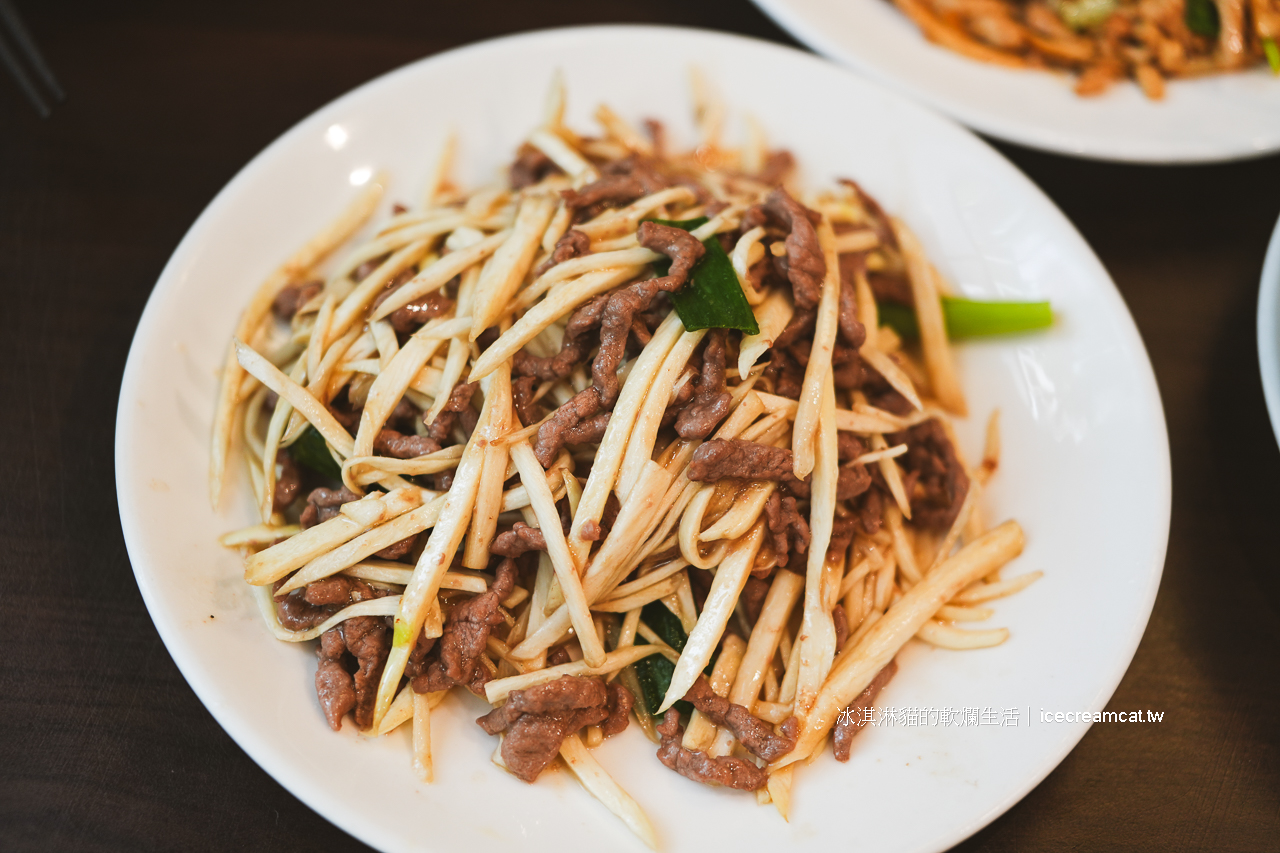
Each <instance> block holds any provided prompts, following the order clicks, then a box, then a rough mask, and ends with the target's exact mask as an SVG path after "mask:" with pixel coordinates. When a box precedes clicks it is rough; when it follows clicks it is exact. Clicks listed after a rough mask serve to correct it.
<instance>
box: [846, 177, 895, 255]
mask: <svg viewBox="0 0 1280 853" xmlns="http://www.w3.org/2000/svg"><path fill="white" fill-rule="evenodd" d="M840 183H842V184H844V185H845V186H846V187H848V188H849V189H851V190H853V191H854V193H855V194H856V195H857V196H858V201H859V202H861V204H862V209H863V210H865V211H866V212H867V215H868V216H869V217H870V219H871V222H870V223H869V224H870V225H871V230H873V231H875V232H876V237H877V238H879V240H880V242H881V244H882V245H885V246H891V247H892V248H895V249H896V248H898V237H897V235H896V234H894V233H893V226H892V225H890V224H889V216H888V214H886V213H885V212H884V208H882V207H881V206H880V203H879V202H878V201H876V200H875V198H873V197H872V196H871V195H870V194H869V193H868V192H867V191H866V190H864V189H863V188H862V186H861V185H860V184H859V183H858V182H857V181H855V180H852V179H851V178H841V179H840Z"/></svg>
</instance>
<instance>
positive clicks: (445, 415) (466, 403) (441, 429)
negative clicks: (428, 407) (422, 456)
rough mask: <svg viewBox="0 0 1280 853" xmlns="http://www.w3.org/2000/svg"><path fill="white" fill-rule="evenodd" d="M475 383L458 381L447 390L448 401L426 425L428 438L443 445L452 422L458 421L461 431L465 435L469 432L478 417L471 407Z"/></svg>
mask: <svg viewBox="0 0 1280 853" xmlns="http://www.w3.org/2000/svg"><path fill="white" fill-rule="evenodd" d="M477 384H478V383H475V382H459V383H458V384H457V385H455V386H453V390H452V391H450V392H449V402H447V403H445V404H444V408H443V409H441V410H440V414H438V415H436V417H435V420H433V421H432V422H431V423H430V424H428V425H427V435H428V436H429V437H430V438H432V439H434V440H435V441H436V442H438V443H439V444H440V445H443V444H444V443H445V442H446V441H449V440H450V438H449V436H450V434H452V432H453V427H454V424H456V423H458V422H459V421H460V422H461V423H462V429H463V432H465V433H467V435H470V434H471V431H472V430H474V429H475V428H476V421H477V420H478V419H479V415H478V414H477V413H476V410H475V409H473V408H471V398H472V396H474V394H475V392H476V387H477Z"/></svg>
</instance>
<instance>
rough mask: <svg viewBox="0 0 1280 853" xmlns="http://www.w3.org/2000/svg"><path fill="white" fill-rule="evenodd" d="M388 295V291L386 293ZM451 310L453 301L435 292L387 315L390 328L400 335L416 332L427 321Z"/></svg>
mask: <svg viewBox="0 0 1280 853" xmlns="http://www.w3.org/2000/svg"><path fill="white" fill-rule="evenodd" d="M388 293H390V291H388ZM452 310H453V300H452V299H450V298H449V297H448V296H445V295H444V294H443V293H441V292H440V291H438V290H436V291H433V292H431V293H428V294H427V295H426V296H424V297H422V298H421V299H415V300H414V301H413V302H410V303H408V304H405V305H402V306H400V307H399V308H397V309H396V310H394V311H392V312H391V313H390V314H388V315H387V320H389V321H390V322H391V326H392V328H394V329H395V330H396V331H397V332H399V333H400V334H402V335H407V334H409V333H410V332H416V331H418V329H419V328H421V327H422V324H423V323H425V322H427V321H428V320H433V319H435V318H436V317H440V316H443V315H445V314H447V313H449V312H450V311H452Z"/></svg>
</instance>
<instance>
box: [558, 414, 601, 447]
mask: <svg viewBox="0 0 1280 853" xmlns="http://www.w3.org/2000/svg"><path fill="white" fill-rule="evenodd" d="M611 417H613V412H601V413H600V414H598V415H595V416H593V417H590V418H587V419H586V420H585V421H581V422H580V423H577V424H574V425H573V426H571V427H569V428H568V429H567V430H565V431H564V443H565V444H596V443H598V442H599V441H600V439H602V438H604V431H605V429H606V428H608V426H609V418H611Z"/></svg>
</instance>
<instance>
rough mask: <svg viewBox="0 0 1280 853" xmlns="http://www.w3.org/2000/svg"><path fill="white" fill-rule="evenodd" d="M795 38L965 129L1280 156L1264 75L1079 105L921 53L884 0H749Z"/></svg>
mask: <svg viewBox="0 0 1280 853" xmlns="http://www.w3.org/2000/svg"><path fill="white" fill-rule="evenodd" d="M755 3H756V5H758V6H759V7H760V8H761V9H763V10H764V11H765V12H766V13H768V14H769V15H770V16H771V17H772V18H773V19H774V20H775V21H777V22H778V24H779V25H780V26H782V27H784V28H785V29H787V30H788V31H789V32H790V33H791V34H792V35H794V36H795V37H796V38H797V39H799V40H800V41H802V42H804V43H805V44H807V45H809V46H810V47H812V48H813V49H814V50H816V51H818V52H819V53H822V54H824V55H826V56H829V57H831V58H832V59H834V60H836V61H838V62H841V63H843V64H845V65H848V66H849V67H851V68H854V69H856V70H857V71H860V72H862V73H863V74H866V75H867V76H868V77H871V78H872V79H874V80H877V81H879V82H881V83H884V84H885V85H887V86H889V87H891V88H893V89H896V90H897V91H899V92H901V93H903V94H905V95H907V96H909V97H911V98H912V99H914V100H917V101H919V102H921V103H924V104H928V105H929V106H931V107H933V108H935V109H937V110H939V111H941V112H943V113H946V114H947V115H950V116H951V117H952V118H955V119H958V120H959V121H962V122H964V123H965V124H967V125H969V126H970V127H972V128H974V129H975V130H979V131H981V132H983V133H987V134H990V135H992V136H995V137H998V138H1000V139H1006V140H1008V141H1010V142H1017V143H1019V144H1022V145H1029V146H1031V147H1033V148H1042V149H1044V150H1046V151H1055V152H1058V153H1060V154H1071V155H1075V156H1080V157H1090V158H1095V159H1100V160H1122V161H1131V162H1139V163H1196V162H1210V161H1216V160H1233V159H1238V158H1243V157H1256V156H1259V155H1262V154H1266V153H1268V152H1271V151H1275V150H1277V149H1280V79H1277V78H1276V77H1275V76H1274V75H1272V74H1271V73H1270V71H1269V70H1266V69H1265V68H1255V69H1253V70H1251V71H1247V72H1243V73H1240V74H1220V75H1215V76H1212V77H1205V78H1201V79H1198V80H1174V81H1170V82H1169V84H1168V85H1167V87H1166V90H1167V91H1166V93H1165V97H1164V100H1162V101H1151V100H1149V99H1148V98H1146V97H1145V96H1144V95H1143V94H1142V93H1141V92H1140V91H1139V90H1138V88H1137V86H1135V85H1133V84H1130V83H1125V84H1121V85H1117V86H1113V87H1112V88H1111V90H1110V91H1108V92H1107V93H1106V94H1104V95H1102V96H1100V97H1094V98H1081V97H1079V96H1077V95H1076V94H1075V93H1074V92H1073V91H1072V86H1073V81H1072V78H1071V77H1069V76H1067V75H1065V74H1057V73H1051V72H1044V71H1019V70H1016V69H1008V68H1001V67H998V66H995V65H990V64H987V63H984V62H978V61H976V60H972V59H967V58H965V57H963V56H960V55H959V54H957V53H955V52H953V51H951V50H948V49H946V48H943V47H939V46H938V45H935V44H932V43H931V42H929V41H928V40H926V39H925V37H924V36H923V35H922V34H921V32H920V30H919V29H918V28H917V27H916V25H915V24H913V23H912V22H911V21H910V20H909V19H908V18H907V17H906V16H905V15H903V14H902V13H901V12H899V11H898V10H897V9H896V8H895V7H894V6H893V5H892V4H891V3H890V2H889V0H755Z"/></svg>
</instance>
